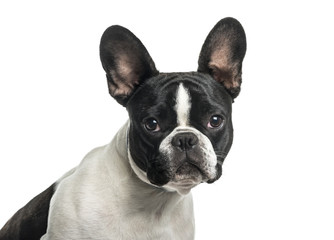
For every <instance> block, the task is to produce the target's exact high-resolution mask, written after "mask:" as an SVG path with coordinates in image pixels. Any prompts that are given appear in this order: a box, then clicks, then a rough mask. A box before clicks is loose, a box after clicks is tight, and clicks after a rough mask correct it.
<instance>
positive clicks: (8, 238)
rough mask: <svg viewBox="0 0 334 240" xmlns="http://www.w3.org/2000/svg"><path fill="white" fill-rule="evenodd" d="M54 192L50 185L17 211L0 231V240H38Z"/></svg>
mask: <svg viewBox="0 0 334 240" xmlns="http://www.w3.org/2000/svg"><path fill="white" fill-rule="evenodd" d="M54 192H55V184H52V185H51V186H50V187H49V188H48V189H46V190H45V191H44V192H42V193H40V194H39V195H37V196H36V197H35V198H33V199H32V200H31V201H30V202H28V203H27V204H26V205H25V206H24V207H23V208H21V209H20V210H18V211H17V212H16V213H15V214H14V216H13V217H12V218H11V219H9V220H8V222H7V223H6V224H5V226H4V227H3V228H2V229H1V230H0V240H35V239H36V240H38V239H40V238H41V237H42V236H43V235H44V234H45V233H46V228H47V221H48V215H49V206H50V200H51V198H52V195H53V193H54Z"/></svg>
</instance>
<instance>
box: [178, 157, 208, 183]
mask: <svg viewBox="0 0 334 240" xmlns="http://www.w3.org/2000/svg"><path fill="white" fill-rule="evenodd" d="M204 175H205V174H204V173H203V171H202V170H201V168H200V167H198V166H197V165H195V164H193V163H191V162H188V161H187V162H185V163H184V164H182V165H181V166H179V167H178V168H177V170H176V171H175V174H174V177H173V181H175V182H180V183H181V184H183V183H184V184H187V183H188V182H189V183H190V182H192V183H193V182H201V181H202V180H203V176H204Z"/></svg>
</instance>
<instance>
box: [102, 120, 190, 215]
mask: <svg viewBox="0 0 334 240" xmlns="http://www.w3.org/2000/svg"><path fill="white" fill-rule="evenodd" d="M129 126H130V122H129V121H128V122H127V123H126V124H125V125H124V126H123V127H122V128H121V129H120V130H119V132H118V133H117V134H116V136H115V138H114V139H113V141H112V142H111V144H109V146H108V148H109V151H108V152H109V153H113V154H117V156H113V160H116V159H117V161H108V164H107V165H108V167H110V168H113V169H115V168H116V169H119V171H118V173H119V174H120V175H119V176H118V178H119V180H118V182H119V188H123V189H127V191H126V192H124V193H123V194H121V195H122V199H123V201H126V202H127V203H128V204H127V206H131V207H130V208H128V209H127V210H128V211H131V213H132V214H133V213H135V212H137V213H138V212H141V213H143V212H145V214H148V215H152V214H153V215H155V216H157V217H160V216H162V215H165V214H166V213H172V212H173V210H175V209H176V208H178V207H180V205H182V204H184V203H183V202H187V203H188V204H189V203H190V202H188V201H191V204H189V205H190V206H192V196H191V194H188V195H184V196H183V195H180V194H179V193H177V192H176V191H168V190H167V189H165V188H163V187H157V186H154V185H153V184H151V183H150V182H149V181H148V180H147V178H146V175H145V173H144V172H143V171H141V170H140V169H139V168H138V167H137V166H136V164H135V163H134V161H133V159H132V157H131V155H130V153H129V152H130V151H129V147H128V141H127V139H128V129H129ZM110 172H111V171H110ZM112 173H113V174H115V171H112ZM122 173H123V174H122ZM124 173H126V174H124ZM183 200H185V201H183ZM190 206H189V210H191V211H192V209H190ZM129 213H130V212H129Z"/></svg>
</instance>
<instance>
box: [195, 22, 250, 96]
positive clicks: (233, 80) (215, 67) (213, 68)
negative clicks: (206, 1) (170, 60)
mask: <svg viewBox="0 0 334 240" xmlns="http://www.w3.org/2000/svg"><path fill="white" fill-rule="evenodd" d="M245 53H246V34H245V31H244V29H243V27H242V26H241V24H240V23H239V22H238V21H237V20H236V19H234V18H224V19H222V20H220V21H219V22H218V23H217V24H216V25H215V26H214V28H213V29H212V30H211V32H210V33H209V35H208V36H207V38H206V40H205V42H204V44H203V47H202V50H201V53H200V56H199V60H198V70H197V71H198V72H202V73H208V74H210V75H211V76H212V77H213V78H214V79H215V80H216V81H217V82H219V83H222V84H223V85H224V86H225V88H226V90H227V91H228V92H229V94H230V95H231V96H232V98H233V99H234V98H236V97H237V96H238V95H239V92H240V86H241V82H242V80H241V74H242V71H241V68H242V61H243V59H244V56H245Z"/></svg>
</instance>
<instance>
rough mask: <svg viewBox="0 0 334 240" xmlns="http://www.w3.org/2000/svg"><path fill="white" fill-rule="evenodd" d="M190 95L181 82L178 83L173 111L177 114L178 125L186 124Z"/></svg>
mask: <svg viewBox="0 0 334 240" xmlns="http://www.w3.org/2000/svg"><path fill="white" fill-rule="evenodd" d="M190 100H191V99H190V95H189V92H188V90H187V89H185V88H184V86H183V84H182V83H180V85H179V88H178V90H177V93H176V104H175V111H176V115H177V123H178V125H179V126H187V125H188V121H189V113H190V108H191V101H190Z"/></svg>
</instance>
